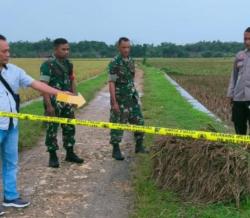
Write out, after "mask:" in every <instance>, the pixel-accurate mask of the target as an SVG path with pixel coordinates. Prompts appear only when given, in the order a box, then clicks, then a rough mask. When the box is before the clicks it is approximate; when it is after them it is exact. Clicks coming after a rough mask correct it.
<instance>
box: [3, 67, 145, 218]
mask: <svg viewBox="0 0 250 218" xmlns="http://www.w3.org/2000/svg"><path fill="white" fill-rule="evenodd" d="M142 83H143V72H142V71H141V70H137V76H136V86H137V89H138V90H139V91H140V93H142ZM109 108H110V106H109V93H108V88H107V86H106V87H104V88H103V89H102V90H101V91H100V92H99V93H98V94H97V95H96V97H95V99H94V100H92V101H91V102H90V103H89V104H88V105H87V106H86V107H85V108H83V109H82V110H80V111H78V113H77V118H78V119H87V120H99V121H108V119H109ZM60 138H61V137H58V139H59V142H60V145H62V142H61V139H60ZM38 144H39V146H36V147H35V148H34V149H32V150H29V151H25V152H23V153H22V154H21V155H20V173H19V178H20V179H19V184H20V185H19V187H20V190H21V193H22V196H23V197H25V198H28V199H30V200H31V203H32V204H31V206H30V207H29V208H26V209H23V210H17V209H6V217H23V218H24V217H38V218H40V217H41V218H45V217H70V218H71V217H72V218H78V217H79V218H80V217H81V218H85V217H86V218H127V217H128V216H129V213H130V211H131V210H132V209H133V194H132V188H131V180H130V177H131V173H130V166H131V163H132V162H133V158H134V157H135V155H134V145H133V144H134V143H133V137H132V134H131V133H126V134H125V135H124V140H123V143H122V151H123V152H124V153H125V156H126V160H125V161H122V162H119V161H115V160H113V159H112V158H111V146H110V145H109V130H107V129H93V128H88V127H79V126H78V127H77V134H76V152H77V154H79V156H80V157H84V159H85V163H84V164H83V165H76V164H70V163H68V162H65V161H64V157H65V151H64V150H63V148H62V146H60V150H59V151H58V155H59V157H60V164H61V165H60V168H59V169H51V168H48V167H47V164H48V153H47V152H45V150H46V149H45V146H44V138H42V139H41V140H40V141H39V142H38Z"/></svg>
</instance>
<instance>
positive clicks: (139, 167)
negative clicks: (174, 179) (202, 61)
mask: <svg viewBox="0 0 250 218" xmlns="http://www.w3.org/2000/svg"><path fill="white" fill-rule="evenodd" d="M144 72H145V74H144V96H143V98H142V102H143V111H144V117H145V121H146V124H147V125H154V126H163V127H172V128H184V129H196V130H197V129H204V128H206V126H207V125H212V126H213V127H214V128H215V129H217V130H218V131H223V132H225V129H224V127H223V126H222V124H221V123H219V122H216V121H215V120H213V119H212V118H210V117H209V116H208V115H206V114H204V113H202V112H199V111H196V110H195V109H193V108H192V106H191V105H190V104H189V103H187V102H186V101H185V100H184V99H183V98H182V97H181V96H180V94H179V93H178V92H177V91H176V90H175V88H174V87H173V86H172V85H171V84H170V83H169V82H168V81H167V80H166V79H165V77H164V73H163V72H160V71H159V70H157V69H155V68H149V67H144ZM153 140H154V137H153V136H152V135H147V136H146V140H145V143H146V145H147V146H150V145H152V144H153ZM151 174H152V163H151V159H150V157H149V156H140V157H139V158H138V159H137V163H136V170H135V178H134V189H135V194H136V205H135V211H134V214H132V215H131V217H133V218H163V217H164V218H176V217H180V218H184V217H185V218H190V217H192V218H196V217H197V218H237V217H240V218H245V217H250V202H249V200H248V199H246V200H245V202H243V203H242V204H241V205H242V207H241V209H239V210H237V209H236V208H235V205H234V204H227V205H224V204H220V203H218V204H209V205H198V204H191V203H183V202H181V201H180V200H179V199H178V197H176V196H175V194H174V193H171V192H163V191H161V190H159V189H158V188H157V187H156V186H155V184H154V181H153V180H152V179H151Z"/></svg>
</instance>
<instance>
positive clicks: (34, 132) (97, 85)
mask: <svg viewBox="0 0 250 218" xmlns="http://www.w3.org/2000/svg"><path fill="white" fill-rule="evenodd" d="M106 80H107V76H106V74H105V73H102V74H100V75H99V76H97V77H95V78H93V79H90V80H86V81H83V82H81V83H79V85H78V86H77V90H78V92H80V93H81V94H82V95H83V96H84V97H85V99H86V100H87V102H88V101H90V100H91V99H92V98H93V97H94V95H95V94H96V92H97V91H99V90H100V89H101V88H102V87H103V86H104V84H105V82H106ZM20 112H21V113H27V114H36V115H43V112H44V110H43V103H42V101H38V102H34V103H32V104H30V105H28V106H26V107H24V108H22V109H21V111H20ZM19 125H20V136H19V137H20V140H19V148H20V149H21V150H22V149H26V148H31V147H33V146H34V145H36V144H37V140H38V139H39V137H40V136H41V135H42V134H44V133H45V129H44V125H43V123H41V122H32V121H28V120H21V121H20V122H19ZM27 136H28V137H27Z"/></svg>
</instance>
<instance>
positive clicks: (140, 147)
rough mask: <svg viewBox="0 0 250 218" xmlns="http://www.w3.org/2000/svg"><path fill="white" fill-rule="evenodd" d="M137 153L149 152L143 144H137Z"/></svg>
mask: <svg viewBox="0 0 250 218" xmlns="http://www.w3.org/2000/svg"><path fill="white" fill-rule="evenodd" d="M135 153H141V154H147V153H149V152H148V151H147V150H146V149H145V147H144V145H143V143H142V142H137V143H136V145H135Z"/></svg>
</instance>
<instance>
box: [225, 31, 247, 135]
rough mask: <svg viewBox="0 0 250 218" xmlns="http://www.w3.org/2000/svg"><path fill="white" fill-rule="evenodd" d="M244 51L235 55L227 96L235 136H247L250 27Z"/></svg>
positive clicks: (245, 36) (245, 33)
mask: <svg viewBox="0 0 250 218" xmlns="http://www.w3.org/2000/svg"><path fill="white" fill-rule="evenodd" d="M244 44H245V50H243V51H240V52H238V53H237V55H236V57H235V61H234V67H233V72H232V75H231V79H230V83H229V87H228V93H227V96H228V98H229V100H230V102H231V103H232V106H233V107H232V121H233V122H234V127H235V131H236V133H237V134H241V135H246V134H247V123H249V121H250V27H248V28H247V29H246V30H245V32H244Z"/></svg>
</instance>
